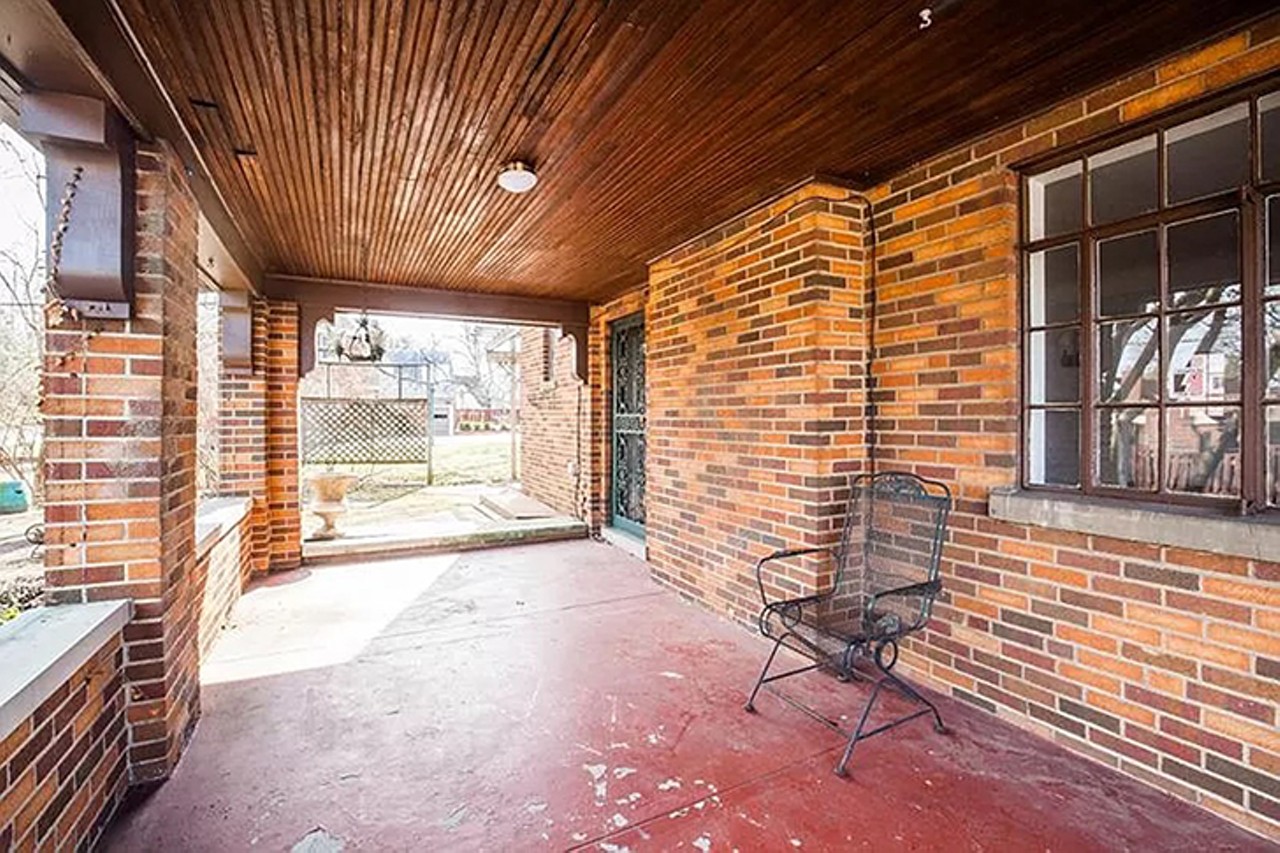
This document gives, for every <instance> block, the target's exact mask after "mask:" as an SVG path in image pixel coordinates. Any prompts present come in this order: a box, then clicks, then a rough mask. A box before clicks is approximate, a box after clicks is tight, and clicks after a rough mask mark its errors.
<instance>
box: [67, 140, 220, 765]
mask: <svg viewBox="0 0 1280 853" xmlns="http://www.w3.org/2000/svg"><path fill="white" fill-rule="evenodd" d="M136 164H137V208H138V210H137V229H138V240H137V258H136V296H135V304H134V314H133V317H132V318H131V319H130V320H127V321H107V320H93V321H80V322H76V321H71V320H67V321H64V322H63V323H61V324H58V325H55V326H51V327H50V328H49V330H48V332H47V334H46V338H45V343H46V351H47V356H46V362H45V375H44V383H45V400H44V414H45V425H46V430H45V433H46V454H47V466H46V472H45V474H46V484H47V502H46V505H45V524H46V541H47V543H48V547H47V549H46V552H45V569H46V581H47V583H48V585H49V587H50V589H51V593H50V598H51V600H52V601H53V603H55V604H65V603H72V602H84V601H100V600H105V599H117V598H129V599H132V600H133V602H134V621H133V622H132V623H131V624H130V625H129V626H128V627H127V628H126V630H125V641H126V646H125V678H126V681H127V692H128V697H129V708H128V720H129V726H130V731H129V761H130V778H131V779H132V781H134V782H141V781H147V780H151V779H159V778H163V777H165V776H167V775H168V774H169V772H170V771H171V770H172V768H173V766H174V764H175V763H176V762H177V759H178V756H179V754H180V752H181V749H182V746H183V744H184V743H185V739H186V736H187V734H188V733H189V731H190V729H191V726H192V725H193V724H194V722H195V719H196V717H197V716H198V714H199V682H198V679H197V675H198V668H199V660H198V652H197V649H196V644H195V636H196V621H195V618H194V613H195V606H194V603H195V602H196V601H198V600H199V595H200V591H199V590H196V589H194V588H193V586H194V584H193V583H192V582H191V576H192V569H193V567H194V561H195V498H196V489H195V471H196V461H195V460H196V457H195V418H196V292H197V278H196V275H197V274H196V265H195V262H196V206H195V202H194V200H193V198H192V196H191V192H190V188H189V187H188V185H187V180H186V176H185V174H184V172H183V168H182V164H181V162H180V161H179V160H178V158H177V157H176V156H174V155H173V153H172V152H171V151H170V149H169V148H168V147H167V146H165V145H164V144H163V143H161V144H159V145H153V146H141V147H139V149H138V153H137V159H136ZM75 227H76V218H75V210H74V208H73V209H72V214H71V221H70V228H75Z"/></svg>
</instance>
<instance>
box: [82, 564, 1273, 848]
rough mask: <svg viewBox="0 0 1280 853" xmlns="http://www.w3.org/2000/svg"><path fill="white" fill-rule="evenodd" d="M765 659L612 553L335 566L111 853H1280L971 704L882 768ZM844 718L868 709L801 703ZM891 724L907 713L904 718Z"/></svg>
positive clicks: (922, 731)
mask: <svg viewBox="0 0 1280 853" xmlns="http://www.w3.org/2000/svg"><path fill="white" fill-rule="evenodd" d="M766 651H767V646H766V645H765V643H764V642H763V640H760V639H759V638H753V637H752V636H751V635H749V634H748V633H747V632H745V631H743V630H742V629H740V628H739V627H737V626H734V625H731V624H729V623H727V622H725V621H724V620H721V619H718V618H716V617H715V616H712V615H710V614H708V613H706V612H705V611H703V610H701V609H699V608H698V607H696V606H694V605H691V604H687V603H685V602H683V601H681V600H680V599H679V598H677V597H676V596H674V595H673V594H671V593H669V592H666V591H664V590H661V589H659V588H658V587H656V586H654V585H653V584H652V582H651V581H650V580H649V579H648V577H647V575H646V572H645V567H644V565H643V564H642V563H640V562H638V561H636V560H634V559H632V558H631V557H628V556H626V555H624V554H623V553H622V552H620V551H618V550H617V549H614V548H611V547H609V546H606V545H601V544H597V543H591V542H573V543H558V544H551V545H534V546H527V547H521V548H510V549H503V550H496V551H487V552H473V553H469V554H466V555H436V556H430V557H416V558H406V559H399V560H388V561H382V562H367V563H356V564H350V565H342V566H330V567H326V568H320V569H316V570H314V571H311V572H306V571H302V572H297V573H292V574H289V575H281V576H277V577H274V578H272V579H271V581H270V583H268V584H264V585H262V586H259V587H258V588H256V589H254V590H253V591H251V592H249V593H248V594H246V595H245V597H244V598H243V599H242V600H241V602H240V603H239V605H238V606H237V609H236V611H235V614H234V620H233V626H232V627H231V628H230V629H229V630H228V631H227V633H226V634H225V635H224V637H223V638H222V639H221V641H220V642H219V645H218V647H217V648H216V650H215V652H214V655H213V658H212V660H211V661H209V662H208V664H207V665H206V668H205V673H204V681H205V683H204V685H203V687H202V696H203V701H204V716H203V718H202V720H201V722H200V725H199V728H198V729H197V731H196V733H195V736H194V739H193V741H192V743H191V745H190V747H189V749H188V751H187V754H186V756H185V757H184V758H183V760H182V762H181V764H180V765H179V767H178V769H177V772H176V773H175V775H174V777H173V778H172V779H171V780H170V781H169V782H167V783H166V784H165V785H163V786H162V787H160V788H159V789H158V790H156V791H155V792H154V793H153V794H152V795H151V796H150V797H149V798H148V799H146V800H145V801H143V802H142V803H141V804H140V805H139V806H138V807H137V808H135V809H134V810H132V811H131V812H130V813H129V814H127V815H125V816H124V817H123V818H122V819H121V821H120V822H119V823H118V824H117V825H116V826H115V827H114V829H113V831H112V832H111V834H110V836H109V838H108V840H107V845H106V846H107V848H108V849H112V850H158V849H173V850H178V849H181V850H233V849H235V850H241V849H254V848H260V849H268V850H280V849H288V848H290V847H291V846H292V845H293V844H295V843H296V842H298V841H299V840H300V839H302V838H303V837H305V836H306V835H307V833H308V832H311V831H312V830H313V829H314V828H316V827H317V826H323V827H324V828H325V830H326V831H327V832H328V833H330V834H331V835H332V836H336V837H337V838H340V839H342V840H343V841H344V842H345V844H346V848H347V849H349V850H350V849H431V850H536V849H575V848H584V849H591V850H614V851H621V850H628V849H629V850H633V851H639V850H648V849H652V850H675V849H687V850H690V851H716V850H725V851H728V850H732V849H735V848H736V849H739V850H743V851H747V850H761V849H770V850H788V849H797V850H803V851H812V850H849V849H870V850H884V849H917V850H931V849H936V850H1010V849H1018V850H1028V849H1046V850H1047V849H1052V850H1115V849H1125V848H1130V849H1155V850H1173V849H1214V850H1223V849H1255V848H1256V849H1265V848H1266V844H1265V842H1263V841H1262V840H1261V839H1258V838H1255V837H1254V836H1252V835H1250V834H1248V833H1246V832H1245V831H1243V830H1241V829H1238V828H1236V827H1233V826H1231V825H1229V824H1227V823H1225V822H1223V821H1221V820H1219V819H1217V818H1215V817H1214V816H1212V815H1210V814H1208V813H1206V812H1204V811H1201V810H1200V809H1197V808H1195V807H1193V806H1191V805H1189V804H1187V803H1183V802H1181V801H1178V800H1175V799H1173V798H1171V797H1168V796H1166V795H1165V794H1163V793H1160V792H1158V791H1156V790H1154V789H1151V788H1148V787H1146V786H1144V785H1142V784H1140V783H1138V782H1137V781H1135V780H1132V779H1129V778H1127V777H1124V776H1121V775H1119V774H1117V773H1114V772H1112V771H1110V770H1108V769H1106V768H1104V767H1102V766H1100V765H1096V764H1094V763H1092V762H1089V761H1087V760H1084V759H1082V758H1079V757H1077V756H1074V755H1072V754H1070V753H1068V752H1066V751H1065V750H1062V749H1060V748H1058V747H1056V746H1054V745H1052V744H1049V743H1047V742H1045V741H1043V740H1041V739H1039V738H1037V737H1034V736H1033V735H1031V734H1028V733H1026V732H1023V731H1020V730H1018V729H1016V728H1014V727H1012V726H1010V725H1008V724H1007V723H1004V722H1001V721H998V720H996V719H994V718H992V717H990V716H988V715H986V714H984V713H982V712H980V711H976V710H974V709H970V708H967V707H965V706H963V705H960V704H958V703H956V702H953V701H948V700H939V707H940V709H941V710H942V712H943V716H944V717H945V718H946V721H947V724H948V726H949V727H950V728H951V733H950V734H947V735H938V734H935V733H934V731H933V728H932V727H931V726H930V725H929V723H928V721H927V720H924V719H922V720H919V721H916V722H914V723H911V724H908V725H907V726H904V727H902V728H900V729H897V730H895V731H894V732H892V733H889V734H886V735H884V736H881V737H877V738H874V739H872V740H869V741H867V742H865V743H862V744H860V745H859V746H858V750H857V752H856V753H855V756H854V762H853V764H852V766H851V770H852V778H851V779H849V780H842V779H839V778H837V777H836V776H835V775H834V774H833V773H832V767H833V765H834V763H835V760H836V758H837V756H838V751H839V749H840V748H841V746H842V744H841V743H840V741H839V739H838V738H837V737H836V736H835V735H833V734H832V733H831V732H830V731H828V730H827V729H825V728H823V727H822V726H820V725H818V724H817V723H815V722H813V721H811V720H809V719H808V718H806V717H804V716H802V715H801V714H799V713H798V712H796V711H795V710H793V709H791V708H789V707H787V706H786V705H784V704H783V703H782V702H780V701H779V700H777V699H776V698H774V697H772V696H769V695H767V694H766V695H762V696H761V698H759V699H758V700H757V705H758V707H759V709H760V713H759V714H756V715H751V714H747V713H745V712H744V711H743V710H742V703H743V700H744V698H745V696H744V694H745V691H746V689H747V688H749V687H750V685H751V684H752V682H753V680H754V678H755V676H756V674H757V672H758V669H759V666H760V664H761V663H762V662H763V658H764V654H765V652H766ZM789 684H794V685H796V687H795V688H794V689H798V690H800V691H802V692H803V693H804V698H805V699H806V701H810V702H813V703H815V704H817V705H819V706H820V707H822V708H823V709H824V710H825V711H826V712H827V713H828V714H832V715H836V716H838V715H839V714H841V713H843V714H846V715H852V714H854V713H855V712H856V711H857V710H858V709H859V708H860V707H861V701H862V700H863V698H864V697H865V695H866V694H865V691H866V689H867V688H866V687H865V686H861V685H854V686H849V685H842V684H839V683H837V682H835V681H833V680H831V679H829V678H827V677H825V676H822V675H817V674H814V675H810V676H805V677H804V678H802V679H794V680H792V681H791V682H789ZM894 710H895V707H894V705H893V704H892V703H890V704H889V705H888V706H887V707H886V709H885V710H884V713H886V714H890V713H893V712H894Z"/></svg>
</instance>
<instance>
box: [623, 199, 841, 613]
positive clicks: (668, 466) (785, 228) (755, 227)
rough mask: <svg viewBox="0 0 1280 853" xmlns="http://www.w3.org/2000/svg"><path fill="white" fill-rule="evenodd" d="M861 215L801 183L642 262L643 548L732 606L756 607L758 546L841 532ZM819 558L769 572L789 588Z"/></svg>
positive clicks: (699, 594) (659, 568)
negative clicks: (646, 264)
mask: <svg viewBox="0 0 1280 853" xmlns="http://www.w3.org/2000/svg"><path fill="white" fill-rule="evenodd" d="M863 216H864V207H863V205H862V204H861V203H860V202H858V201H857V200H856V199H855V197H854V195H853V194H852V193H850V191H849V190H846V189H843V188H841V187H837V186H830V185H826V184H820V183H811V184H808V185H807V186H805V187H802V188H800V189H799V190H796V191H795V192H792V193H789V194H787V195H786V196H785V197H783V198H781V199H778V200H775V201H773V202H770V203H769V204H767V205H764V206H762V207H760V208H758V209H756V210H754V211H751V212H749V213H747V214H745V215H743V216H741V217H739V218H738V219H736V220H734V221H733V222H730V223H728V224H726V225H724V226H721V227H719V228H717V229H716V230H715V231H713V232H711V233H710V234H708V235H706V236H704V237H702V238H700V239H698V240H696V241H694V242H692V243H690V244H688V245H685V246H683V247H681V248H679V249H677V250H675V251H674V252H672V253H671V254H669V255H667V256H665V257H664V258H662V259H661V260H659V261H657V262H655V263H654V264H653V265H652V266H651V267H650V274H649V291H648V306H647V311H646V318H647V320H646V336H647V338H646V340H647V348H648V360H647V381H648V418H649V420H648V435H647V454H648V465H647V474H648V492H647V506H648V510H647V511H648V526H647V529H646V534H647V543H648V547H649V561H650V563H651V565H652V567H653V574H654V576H655V577H656V578H657V579H658V580H659V581H661V582H663V583H666V584H669V585H670V586H672V587H674V588H675V589H677V590H679V591H680V592H682V593H684V594H686V595H689V596H692V597H695V598H699V599H701V600H704V601H706V602H708V603H709V604H711V605H712V606H713V607H715V608H717V609H720V610H723V611H725V612H727V613H730V614H732V615H734V616H736V617H738V618H742V619H748V618H752V617H753V616H754V614H755V613H756V612H758V610H759V606H760V602H759V594H758V592H757V591H756V588H755V577H754V574H753V563H754V560H755V559H757V558H759V557H760V556H762V555H764V554H766V553H768V552H769V551H771V550H773V549H775V548H780V547H783V546H789V545H790V546H795V545H813V546H816V545H829V544H833V543H834V542H835V541H836V540H837V539H838V536H839V527H840V522H841V517H840V516H841V513H842V510H843V506H844V503H845V501H846V499H847V495H848V489H847V486H848V481H849V477H850V476H851V475H853V474H856V473H858V472H860V471H862V470H864V468H865V466H866V461H867V459H866V456H867V447H866V436H865V430H864V424H865V416H864V381H865V371H866V366H867V352H866V331H867V328H866V323H867V321H866V318H865V316H864V305H863V299H864V287H863V257H862V253H863V240H862V230H863ZM826 571H828V567H827V566H826V565H825V564H822V563H817V562H814V563H812V564H799V565H793V566H790V567H785V568H780V569H779V571H778V572H777V573H775V574H773V575H772V576H771V577H772V584H773V585H774V586H775V587H776V588H777V589H779V590H785V591H787V592H790V593H801V592H803V591H805V590H812V589H813V588H814V586H815V584H816V583H817V582H818V581H819V578H820V575H821V574H822V573H825V572H826Z"/></svg>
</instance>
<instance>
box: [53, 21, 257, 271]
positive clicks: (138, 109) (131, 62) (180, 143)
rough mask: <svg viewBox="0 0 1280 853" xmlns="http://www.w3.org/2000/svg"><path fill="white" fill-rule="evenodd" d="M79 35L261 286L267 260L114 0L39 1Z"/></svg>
mask: <svg viewBox="0 0 1280 853" xmlns="http://www.w3.org/2000/svg"><path fill="white" fill-rule="evenodd" d="M38 2H40V3H42V4H44V5H47V6H49V7H51V8H52V10H53V11H54V12H55V13H56V14H57V16H58V18H59V19H60V20H61V21H62V22H63V23H64V24H65V26H66V28H67V30H68V31H69V32H70V33H71V34H72V35H73V36H74V37H75V41H76V42H77V43H78V46H79V48H80V49H81V50H83V52H84V55H85V57H86V59H87V61H88V62H89V63H91V64H92V66H93V67H94V70H95V73H96V74H97V75H98V76H100V78H101V79H102V80H103V81H109V85H110V94H111V97H112V100H113V102H114V103H115V104H116V106H117V108H118V109H120V111H121V113H122V114H124V115H125V116H126V118H128V119H129V120H130V123H131V124H132V125H133V127H134V130H135V132H137V133H138V134H139V135H140V136H142V137H143V138H163V139H165V140H166V141H168V142H169V143H170V144H171V145H173V147H174V149H175V150H176V151H177V153H178V156H179V157H180V158H181V159H182V161H183V163H184V164H185V165H186V167H187V171H188V177H189V179H190V181H191V189H192V192H193V193H194V195H195V197H196V202H197V204H198V205H199V207H200V211H201V213H203V214H204V215H205V217H207V218H208V221H209V223H210V224H211V225H212V227H213V228H214V230H216V231H217V233H218V237H219V238H220V240H221V242H222V244H223V245H224V246H225V247H226V250H227V251H228V252H229V253H230V254H231V255H232V256H233V257H234V258H235V261H236V263H237V265H238V266H239V267H240V269H241V270H243V272H244V274H245V275H246V276H247V278H248V281H249V282H250V283H251V285H252V286H253V287H254V288H255V289H257V288H259V287H260V286H261V282H262V271H263V260H262V258H261V257H260V256H259V254H258V252H257V251H256V250H255V249H254V247H253V245H252V244H251V242H250V240H249V239H248V238H247V237H246V235H245V233H244V232H243V231H242V229H241V226H240V221H239V220H238V218H237V217H236V216H235V215H234V214H233V213H232V211H231V209H230V207H229V205H228V204H227V201H226V199H225V198H224V196H223V194H222V192H221V190H220V189H219V186H218V184H217V183H215V181H214V179H213V177H212V175H211V172H210V168H209V165H208V164H207V163H206V161H205V159H204V157H203V156H202V155H201V152H200V150H199V149H198V148H197V146H196V144H195V141H194V139H193V138H192V136H191V133H190V132H189V130H188V128H187V126H186V124H185V122H184V120H183V118H182V116H181V115H180V114H179V112H178V110H177V109H176V107H175V105H174V104H173V102H172V101H171V99H170V97H169V94H168V91H167V90H166V89H165V88H164V87H163V86H162V85H161V83H160V81H159V80H158V79H157V78H156V73H155V69H154V68H152V67H151V65H150V63H149V62H148V61H147V59H146V58H145V56H144V55H143V53H142V50H141V48H140V46H139V44H138V40H137V39H136V38H135V36H134V34H133V32H132V30H131V28H130V27H129V24H128V22H127V20H126V19H125V18H124V16H123V15H122V14H120V12H119V9H118V6H117V4H116V2H115V0H38Z"/></svg>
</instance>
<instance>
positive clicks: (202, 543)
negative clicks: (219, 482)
mask: <svg viewBox="0 0 1280 853" xmlns="http://www.w3.org/2000/svg"><path fill="white" fill-rule="evenodd" d="M252 505H253V498H250V497H248V496H247V495H237V496H234V497H226V498H203V499H201V500H200V501H198V502H197V503H196V559H197V560H198V559H200V558H201V557H203V556H204V555H205V554H207V553H209V549H210V548H212V547H213V546H214V545H217V544H218V542H219V541H220V540H221V539H222V537H223V536H226V535H227V534H228V533H230V532H231V531H232V530H234V529H235V526H236V525H237V524H239V523H240V519H242V518H244V517H245V516H246V515H248V514H249V508H250V507H251V506H252Z"/></svg>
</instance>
